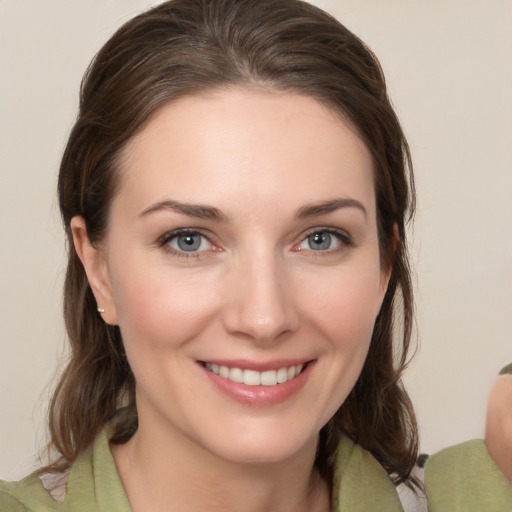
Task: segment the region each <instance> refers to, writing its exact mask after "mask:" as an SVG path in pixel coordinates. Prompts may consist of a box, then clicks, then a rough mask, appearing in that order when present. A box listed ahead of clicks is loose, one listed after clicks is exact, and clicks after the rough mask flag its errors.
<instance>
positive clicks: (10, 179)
mask: <svg viewBox="0 0 512 512" xmlns="http://www.w3.org/2000/svg"><path fill="white" fill-rule="evenodd" d="M154 3H158V2H153V4H154ZM314 3H316V4H317V5H319V6H320V7H323V8H325V9H327V10H329V11H330V12H332V13H333V14H335V15H336V16H338V17H339V18H340V19H341V20H342V21H343V22H344V23H345V24H346V25H347V26H348V27H349V28H351V29H352V30H353V31H354V32H355V33H356V34H358V35H359V36H361V37H362V39H363V40H365V41H366V42H367V43H368V44H369V45H370V46H371V47H372V48H373V50H374V51H375V53H376V54H377V55H378V57H379V58H380V60H381V63H382V65H383V67H384V70H385V71H386V74H387V77H388V82H389V86H390V91H391V95H392V98H393V100H394V103H395V105H396V108H397V110H398V112H399V115H400V117H401V119H402V121H403V124H404V127H405V131H406V133H407V134H408V136H409V140H410V143H411V146H412V151H413V157H414V160H415V163H416V176H417V184H418V195H419V210H418V215H417V222H416V227H415V230H414V241H415V243H414V247H413V255H414V259H415V261H416V266H417V278H416V280H417V288H418V291H417V309H418V331H419V333H420V341H421V349H420V352H419V354H418V355H417V357H416V358H415V359H414V361H413V363H412V365H411V368H410V371H409V374H408V377H407V383H408V385H409V387H410V391H411V394H412V396H413V399H414V402H415V404H416V408H417V413H418V418H419V422H420V425H421V439H422V449H423V450H424V451H428V452H431V451H433V450H437V449H439V448H441V447H443V446H446V445H448V444H453V443H456V442H459V441H462V440H465V439H468V438H472V437H479V436H482V434H483V425H484V415H485V402H486V395H487V392H488V389H489V387H490V383H491V381H492V379H493V377H494V375H495V373H496V372H497V371H498V370H499V368H500V367H501V366H503V365H505V363H508V362H510V361H511V360H512V337H511V334H510V333H511V331H512V201H511V195H512V101H511V99H510V95H511V94H512V72H511V63H512V2H511V1H510V0H445V1H442V0H428V1H427V0H386V1H384V0H323V1H321V0H317V1H316V2H314ZM149 5H150V2H148V0H87V2H69V1H66V0H0V154H1V168H0V244H1V245H0V247H1V250H0V302H1V304H0V389H1V393H0V418H1V423H0V425H1V426H0V454H1V456H0V477H3V478H9V479H14V478H18V477H20V476H22V475H23V474H25V473H27V471H29V470H30V469H32V468H33V467H34V464H35V462H34V453H36V452H37V450H38V449H39V448H41V447H42V446H43V444H44V413H45V410H46V405H47V399H48V395H49V389H50V388H51V385H50V381H51V379H52V378H53V376H54V373H55V368H56V367H57V364H58V362H59V361H62V358H63V353H64V347H65V335H64V332H63V328H62V322H61V318H60V308H61V299H60V290H61V284H62V278H63V265H64V248H63V238H62V232H61V227H60V224H59V218H58V212H57V208H56V204H55V193H54V190H55V182H56V174H57V167H58V162H59V158H60V154H61V152H62V149H63V146H64V143H65V140H66V135H67V133H68V131H69V129H70V127H71V124H72V121H73V118H74V115H75V111H76V107H77V96H78V87H79V81H80V78H81V75H82V73H83V71H84V70H85V68H86V66H87V64H88V62H89V61H90V59H91V57H92V56H93V55H94V53H95V52H96V51H97V50H98V49H99V47H100V45H101V44H102V43H103V42H104V41H105V40H106V39H107V38H108V36H109V35H110V34H111V33H112V32H113V31H114V30H115V29H116V27H117V26H118V25H119V24H120V23H121V22H123V21H126V20H127V19H128V18H130V17H131V16H132V15H133V14H135V13H136V12H138V11H140V10H142V9H144V8H146V7H148V6H149Z"/></svg>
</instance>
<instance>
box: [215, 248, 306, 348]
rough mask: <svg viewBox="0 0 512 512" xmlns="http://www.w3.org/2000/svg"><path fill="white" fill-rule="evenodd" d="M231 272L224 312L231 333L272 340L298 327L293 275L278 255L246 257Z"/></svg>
mask: <svg viewBox="0 0 512 512" xmlns="http://www.w3.org/2000/svg"><path fill="white" fill-rule="evenodd" d="M254 260H256V261H254ZM230 274H231V275H230V276H229V279H228V280H229V284H228V286H227V290H226V291H227V294H228V299H227V301H226V303H225V304H226V307H225V308H224V313H223V322H224V327H225V329H226V330H227V331H228V332H229V333H230V334H234V335H236V336H239V337H243V338H246V339H251V340H252V341H253V342H256V343H267V344H268V343H272V342H275V341H278V340H279V339H281V338H282V337H283V335H285V334H286V333H291V332H294V331H296V330H297V328H298V326H299V319H300V316H299V314H298V311H297V307H296V304H295V302H294V296H293V290H292V286H291V283H290V279H289V278H288V275H287V274H288V273H287V272H286V269H285V268H283V265H279V262H278V261H277V259H276V258H275V257H273V258H266V259H263V258H260V259H258V258H255V259H253V260H252V261H250V262H248V261H246V262H244V263H242V264H240V265H239V267H238V268H237V269H235V270H233V271H232V272H231V273H230Z"/></svg>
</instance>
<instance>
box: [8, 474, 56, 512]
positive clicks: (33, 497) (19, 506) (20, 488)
mask: <svg viewBox="0 0 512 512" xmlns="http://www.w3.org/2000/svg"><path fill="white" fill-rule="evenodd" d="M45 494H46V493H45V490H44V488H43V486H42V485H41V483H40V481H39V479H38V477H36V476H35V475H30V476H28V477H26V478H24V479H23V480H20V481H19V482H4V481H0V510H1V511H2V512H31V511H35V510H38V511H40V512H47V511H48V512H50V511H52V510H54V508H48V507H47V503H44V502H46V501H47V500H46V496H45ZM40 498H42V501H41V499H40ZM39 504H40V505H41V506H39ZM34 505H35V507H36V508H34Z"/></svg>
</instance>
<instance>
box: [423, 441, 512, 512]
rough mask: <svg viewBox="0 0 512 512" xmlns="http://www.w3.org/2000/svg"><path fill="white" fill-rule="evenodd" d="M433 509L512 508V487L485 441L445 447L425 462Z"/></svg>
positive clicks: (426, 484)
mask: <svg viewBox="0 0 512 512" xmlns="http://www.w3.org/2000/svg"><path fill="white" fill-rule="evenodd" d="M425 488H426V491H427V496H428V502H429V510H430V511H431V512H436V511H444V510H451V511H458V510H485V511H486V512H494V511H496V512H498V511H500V512H501V511H503V510H512V486H511V485H510V483H509V482H508V480H507V479H506V477H505V476H504V475H503V473H502V472H501V471H500V470H499V468H498V467H497V466H496V464H495V463H494V461H493V460H492V459H491V457H490V456H489V453H488V452H487V449H486V446H485V443H484V441H483V440H473V441H468V442H465V443H462V444H458V445H455V446H452V447H450V448H446V449H444V450H441V451H440V452H438V453H436V454H435V455H432V456H431V457H429V458H428V460H427V462H426V464H425Z"/></svg>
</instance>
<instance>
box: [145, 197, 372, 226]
mask: <svg viewBox="0 0 512 512" xmlns="http://www.w3.org/2000/svg"><path fill="white" fill-rule="evenodd" d="M340 208H357V209H358V210H360V211H361V212H362V213H363V215H364V217H365V218H367V217H368V213H367V211H366V208H365V207H364V206H363V205H362V204H361V203H360V202H359V201H357V200H356V199H351V198H337V199H330V200H328V201H322V202H320V203H314V204H306V205H304V206H302V207H300V208H299V209H298V210H297V212H296V213H295V218H297V219H305V218H307V217H316V216H319V215H325V214H327V213H331V212H334V211H336V210H339V209H340ZM165 210H168V211H169V210H170V211H174V212H177V213H181V214H183V215H188V216H189V217H196V218H198V219H206V220H211V221H214V222H223V223H224V222H228V220H229V218H228V216H227V215H226V214H225V213H223V212H221V211H220V210H219V209H218V208H215V207H214V206H207V205H202V204H191V203H182V202H179V201H173V200H171V199H168V200H166V201H160V202H158V203H156V204H154V205H152V206H150V207H149V208H146V209H145V210H144V211H143V212H142V213H141V214H140V215H139V216H140V217H144V216H146V215H149V214H151V213H155V212H159V211H165Z"/></svg>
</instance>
